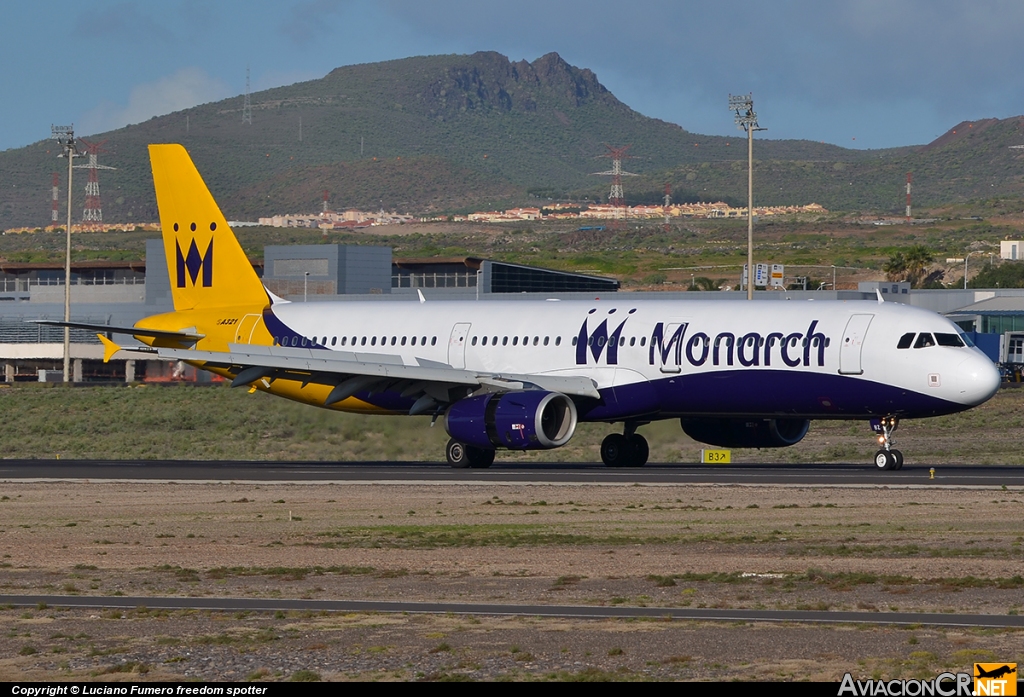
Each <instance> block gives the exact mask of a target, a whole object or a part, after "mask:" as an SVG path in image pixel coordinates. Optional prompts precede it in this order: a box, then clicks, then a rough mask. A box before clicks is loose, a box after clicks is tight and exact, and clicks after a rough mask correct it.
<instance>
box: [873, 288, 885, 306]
mask: <svg viewBox="0 0 1024 697" xmlns="http://www.w3.org/2000/svg"><path fill="white" fill-rule="evenodd" d="M875 296H876V297H877V298H878V304H879V305H881V304H882V303H884V302H885V298H883V297H882V291H880V290H879V289H878V288H875Z"/></svg>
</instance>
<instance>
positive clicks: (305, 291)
mask: <svg viewBox="0 0 1024 697" xmlns="http://www.w3.org/2000/svg"><path fill="white" fill-rule="evenodd" d="M308 300H309V271H306V272H304V273H303V277H302V302H307V301H308Z"/></svg>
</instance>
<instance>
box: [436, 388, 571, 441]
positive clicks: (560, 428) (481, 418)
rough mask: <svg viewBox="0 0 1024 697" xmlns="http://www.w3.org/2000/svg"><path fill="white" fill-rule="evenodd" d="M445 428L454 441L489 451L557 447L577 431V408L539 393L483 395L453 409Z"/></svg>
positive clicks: (562, 398)
mask: <svg viewBox="0 0 1024 697" xmlns="http://www.w3.org/2000/svg"><path fill="white" fill-rule="evenodd" d="M444 428H445V430H446V431H448V435H449V436H451V437H452V438H454V439H455V440H457V441H461V442H463V443H465V444H467V445H472V446H476V447H478V448H485V449H488V450H493V449H494V448H509V449H510V450H546V449H549V448H558V447H560V446H563V445H565V444H566V443H568V442H569V439H570V438H572V436H573V433H575V432H576V405H575V404H573V401H572V400H571V399H569V398H568V397H566V396H565V395H564V394H560V393H558V392H542V391H539V390H538V391H533V390H530V391H522V392H503V393H498V394H486V395H480V396H477V397H470V398H468V399H463V400H460V401H458V402H456V403H455V404H453V405H452V406H450V407H449V408H448V412H447V414H445V422H444Z"/></svg>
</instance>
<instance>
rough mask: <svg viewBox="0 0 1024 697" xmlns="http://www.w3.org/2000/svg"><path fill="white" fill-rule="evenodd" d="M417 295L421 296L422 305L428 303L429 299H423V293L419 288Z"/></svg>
mask: <svg viewBox="0 0 1024 697" xmlns="http://www.w3.org/2000/svg"><path fill="white" fill-rule="evenodd" d="M416 295H418V296H420V302H421V303H425V302H427V299H426V298H424V297H423V291H422V290H420V289H419V288H417V289H416Z"/></svg>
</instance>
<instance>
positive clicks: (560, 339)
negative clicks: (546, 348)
mask: <svg viewBox="0 0 1024 697" xmlns="http://www.w3.org/2000/svg"><path fill="white" fill-rule="evenodd" d="M561 345H562V337H560V336H556V337H555V346H561Z"/></svg>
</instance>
